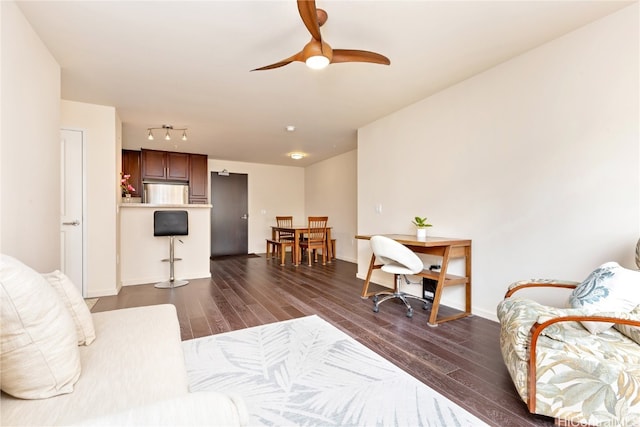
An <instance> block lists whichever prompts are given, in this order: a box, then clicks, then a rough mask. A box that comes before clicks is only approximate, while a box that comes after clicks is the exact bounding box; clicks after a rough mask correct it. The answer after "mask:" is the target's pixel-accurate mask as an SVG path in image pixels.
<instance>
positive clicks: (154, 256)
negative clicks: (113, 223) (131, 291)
mask: <svg viewBox="0 0 640 427" xmlns="http://www.w3.org/2000/svg"><path fill="white" fill-rule="evenodd" d="M119 207H120V208H122V209H120V283H121V284H122V286H129V285H140V284H146V283H158V282H163V281H165V280H169V263H168V262H163V261H162V260H163V259H167V258H169V238H168V237H155V236H154V235H153V213H154V212H155V211H157V210H185V211H187V212H188V215H189V235H188V236H176V239H175V244H174V245H175V257H176V258H182V260H181V261H176V262H175V279H176V280H179V279H186V280H189V279H196V278H202V277H210V276H211V273H210V271H209V257H210V255H211V244H210V239H211V217H210V213H211V205H200V204H192V205H153V204H148V203H122V204H121V205H120V206H119ZM187 286H188V285H187Z"/></svg>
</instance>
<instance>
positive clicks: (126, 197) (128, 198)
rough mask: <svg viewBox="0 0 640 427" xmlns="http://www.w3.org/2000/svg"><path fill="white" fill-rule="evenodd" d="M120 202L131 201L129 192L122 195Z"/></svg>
mask: <svg viewBox="0 0 640 427" xmlns="http://www.w3.org/2000/svg"><path fill="white" fill-rule="evenodd" d="M122 203H131V194H125V195H124V197H122Z"/></svg>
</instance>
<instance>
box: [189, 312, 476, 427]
mask: <svg viewBox="0 0 640 427" xmlns="http://www.w3.org/2000/svg"><path fill="white" fill-rule="evenodd" d="M183 349H184V353H185V361H186V366H187V375H188V378H189V387H190V390H191V391H192V392H195V391H201V390H210V391H219V392H224V393H233V394H238V395H240V396H242V397H243V398H244V400H245V403H246V405H247V408H248V410H249V413H250V417H251V419H250V424H251V425H270V426H294V425H295V426H333V425H336V426H393V425H397V426H447V427H449V426H474V427H476V426H486V424H485V423H484V422H482V421H481V420H479V419H478V418H476V417H475V416H473V415H472V414H470V413H469V412H467V411H466V410H464V409H463V408H461V407H459V406H458V405H456V404H455V403H453V402H452V401H450V400H449V399H447V398H446V397H444V396H442V395H440V394H439V393H437V392H436V391H435V390H432V389H431V388H429V387H427V386H426V385H424V384H423V383H421V382H420V381H418V380H417V379H415V378H414V377H412V376H411V375H409V374H408V373H406V372H405V371H403V370H402V369H400V368H398V367H397V366H395V365H393V364H392V363H390V362H388V361H387V360H386V359H384V358H382V357H381V356H379V355H378V354H376V353H375V352H373V351H372V350H370V349H368V348H367V347H365V346H364V345H362V344H360V343H359V342H357V341H356V340H354V339H352V338H351V337H349V336H348V335H347V334H345V333H344V332H342V331H340V330H339V329H337V328H335V327H334V326H332V325H331V324H329V323H328V322H326V321H325V320H323V319H321V318H320V317H318V316H308V317H303V318H299V319H293V320H286V321H283V322H277V323H272V324H268V325H262V326H257V327H253V328H247V329H242V330H238V331H233V332H227V333H223V334H218V335H212V336H207V337H203V338H197V339H193V340H188V341H184V342H183Z"/></svg>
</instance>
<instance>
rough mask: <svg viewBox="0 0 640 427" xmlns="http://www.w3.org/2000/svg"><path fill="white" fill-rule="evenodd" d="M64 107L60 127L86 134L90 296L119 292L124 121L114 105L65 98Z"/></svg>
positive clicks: (87, 275)
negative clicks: (120, 129)
mask: <svg viewBox="0 0 640 427" xmlns="http://www.w3.org/2000/svg"><path fill="white" fill-rule="evenodd" d="M61 108H62V114H61V121H60V123H58V126H59V127H63V128H70V129H80V130H83V131H84V136H85V144H86V145H85V147H86V153H85V160H86V169H85V177H86V195H87V200H86V207H87V211H86V212H85V215H86V216H85V226H86V230H87V236H86V241H87V248H86V255H87V263H86V265H87V274H86V277H87V296H88V297H97V296H104V295H115V294H116V293H117V291H118V289H117V284H118V275H117V269H118V264H117V262H116V261H117V260H116V254H117V253H118V252H119V250H118V246H117V237H116V236H117V215H118V213H117V207H118V202H119V200H120V190H119V187H118V182H119V178H120V176H119V173H120V172H119V171H120V169H119V166H118V164H119V163H118V162H119V161H120V160H119V159H120V151H119V150H118V147H120V146H121V144H119V143H118V135H120V133H119V132H120V131H119V129H118V126H119V125H120V120H119V118H118V115H117V113H116V110H115V108H114V107H108V106H103V105H94V104H85V103H82V102H74V101H66V100H63V101H61Z"/></svg>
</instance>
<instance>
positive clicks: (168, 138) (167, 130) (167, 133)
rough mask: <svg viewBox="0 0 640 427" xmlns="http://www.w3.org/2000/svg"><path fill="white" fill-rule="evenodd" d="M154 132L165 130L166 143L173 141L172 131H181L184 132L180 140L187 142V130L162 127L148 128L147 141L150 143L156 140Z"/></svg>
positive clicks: (168, 126)
mask: <svg viewBox="0 0 640 427" xmlns="http://www.w3.org/2000/svg"><path fill="white" fill-rule="evenodd" d="M154 130H163V131H165V133H164V139H165V140H166V141H171V131H172V130H181V131H182V137H180V139H182V140H183V141H186V140H187V128H174V127H173V126H172V125H162V127H161V128H148V129H147V139H148V140H149V141H153V140H154V139H155V138H154V137H153V132H152V131H154Z"/></svg>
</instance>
